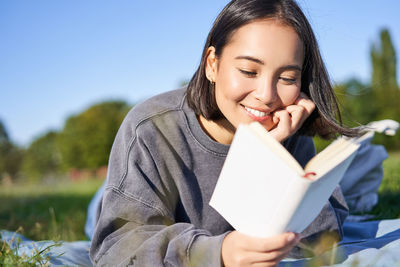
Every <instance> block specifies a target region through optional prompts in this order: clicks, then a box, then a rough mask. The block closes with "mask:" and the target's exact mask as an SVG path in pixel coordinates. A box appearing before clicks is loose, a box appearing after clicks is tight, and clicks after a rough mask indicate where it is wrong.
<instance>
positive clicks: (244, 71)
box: [239, 69, 257, 77]
mask: <svg viewBox="0 0 400 267" xmlns="http://www.w3.org/2000/svg"><path fill="white" fill-rule="evenodd" d="M239 71H240V72H241V73H242V74H244V75H245V76H247V77H256V76H257V72H255V71H247V70H242V69H239Z"/></svg>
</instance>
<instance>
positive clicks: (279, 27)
mask: <svg viewBox="0 0 400 267" xmlns="http://www.w3.org/2000/svg"><path fill="white" fill-rule="evenodd" d="M303 53H304V48H303V42H302V41H301V39H300V38H299V36H298V34H297V33H296V31H295V30H294V29H293V28H292V27H291V26H288V25H285V24H283V23H282V22H279V21H277V20H274V19H265V20H258V21H254V22H251V23H248V24H246V25H244V26H241V27H240V28H239V29H237V30H236V31H235V32H234V33H233V34H232V36H231V38H230V40H229V43H228V44H227V45H226V46H225V48H224V50H223V52H222V57H224V56H237V55H238V54H241V55H242V54H244V55H248V56H253V57H257V58H260V59H262V60H265V61H266V62H269V61H271V60H273V59H275V60H278V59H280V60H281V61H290V62H292V63H294V61H296V62H297V63H302V62H303V58H304V54H303Z"/></svg>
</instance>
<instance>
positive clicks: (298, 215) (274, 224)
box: [210, 122, 359, 237]
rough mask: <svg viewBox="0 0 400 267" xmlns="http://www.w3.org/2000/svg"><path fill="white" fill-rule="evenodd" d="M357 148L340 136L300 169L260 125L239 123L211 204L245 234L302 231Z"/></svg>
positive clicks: (355, 144) (323, 201)
mask: <svg viewBox="0 0 400 267" xmlns="http://www.w3.org/2000/svg"><path fill="white" fill-rule="evenodd" d="M358 147H359V144H358V142H357V139H350V138H339V139H338V140H335V141H334V142H333V143H332V144H330V145H329V146H328V147H327V148H325V149H324V150H323V151H322V152H320V153H319V154H317V155H316V156H315V157H314V158H312V159H311V160H310V161H309V162H308V163H307V165H306V167H305V168H304V169H303V168H302V167H301V166H300V164H299V163H298V162H297V160H296V159H294V158H293V156H292V155H291V154H290V153H289V152H288V151H287V150H286V148H285V147H283V146H282V145H281V144H280V143H279V142H278V141H276V140H275V139H274V138H273V137H272V136H271V135H270V134H269V133H268V132H267V131H266V130H265V129H264V127H263V126H261V125H260V124H259V123H257V122H254V123H251V124H248V125H240V126H239V127H238V129H237V130H236V133H235V136H234V139H233V142H232V145H231V147H230V149H229V152H228V156H227V158H226V160H225V163H224V166H223V168H222V171H221V174H220V176H219V179H218V182H217V185H216V187H215V189H214V193H213V195H212V197H211V200H210V205H211V206H212V207H213V208H214V209H216V210H217V211H218V212H219V213H220V214H221V215H222V216H223V217H224V218H225V219H226V220H227V221H228V222H229V223H230V224H231V225H232V226H233V227H234V228H235V229H236V230H237V231H239V232H242V233H244V234H248V235H251V236H256V237H269V236H273V235H276V234H280V233H283V232H287V231H291V232H298V233H300V232H301V231H303V230H304V229H305V228H306V227H307V226H308V225H309V224H310V223H311V222H312V221H313V220H314V219H315V218H316V217H317V216H318V214H319V213H320V211H321V210H322V208H323V206H324V205H325V204H326V202H327V201H328V199H329V197H330V196H331V194H332V193H333V191H334V189H335V188H336V186H337V185H338V184H339V182H340V180H341V179H342V177H343V175H344V173H345V172H346V169H347V168H348V166H349V165H350V163H351V161H352V160H353V158H354V156H355V154H356V151H357V149H358Z"/></svg>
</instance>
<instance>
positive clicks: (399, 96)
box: [371, 29, 400, 120]
mask: <svg viewBox="0 0 400 267" xmlns="http://www.w3.org/2000/svg"><path fill="white" fill-rule="evenodd" d="M371 62H372V80H371V87H372V92H373V95H374V102H373V103H371V104H373V105H374V107H375V109H376V112H377V114H376V119H395V120H396V119H397V120H399V118H400V109H399V106H398V105H399V102H400V90H399V87H398V85H397V81H396V79H397V77H396V72H397V70H396V52H395V49H394V46H393V44H392V41H391V38H390V34H389V31H388V30H387V29H383V30H382V31H381V32H380V40H379V42H378V43H377V44H376V43H375V44H372V46H371Z"/></svg>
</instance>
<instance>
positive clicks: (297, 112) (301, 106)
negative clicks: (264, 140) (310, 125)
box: [270, 93, 315, 142]
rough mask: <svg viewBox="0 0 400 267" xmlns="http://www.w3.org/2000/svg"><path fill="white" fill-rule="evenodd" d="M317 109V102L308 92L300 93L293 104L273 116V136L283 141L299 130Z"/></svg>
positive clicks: (271, 131)
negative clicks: (311, 98)
mask: <svg viewBox="0 0 400 267" xmlns="http://www.w3.org/2000/svg"><path fill="white" fill-rule="evenodd" d="M314 109H315V104H314V102H312V101H311V100H310V99H309V98H308V97H307V95H306V94H304V93H300V95H299V97H298V98H297V99H296V100H295V102H294V103H293V105H289V106H286V107H285V108H284V109H281V110H277V111H275V112H274V116H273V118H272V120H273V122H274V124H275V127H274V128H273V129H271V130H270V133H271V134H272V135H273V137H274V138H275V139H276V140H278V141H279V142H282V141H283V140H285V139H286V138H288V137H289V136H291V135H292V134H294V133H295V132H296V131H297V130H299V129H300V127H301V125H302V124H303V123H304V121H305V120H306V119H307V118H308V117H309V116H310V115H311V113H312V112H313V111H314Z"/></svg>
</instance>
